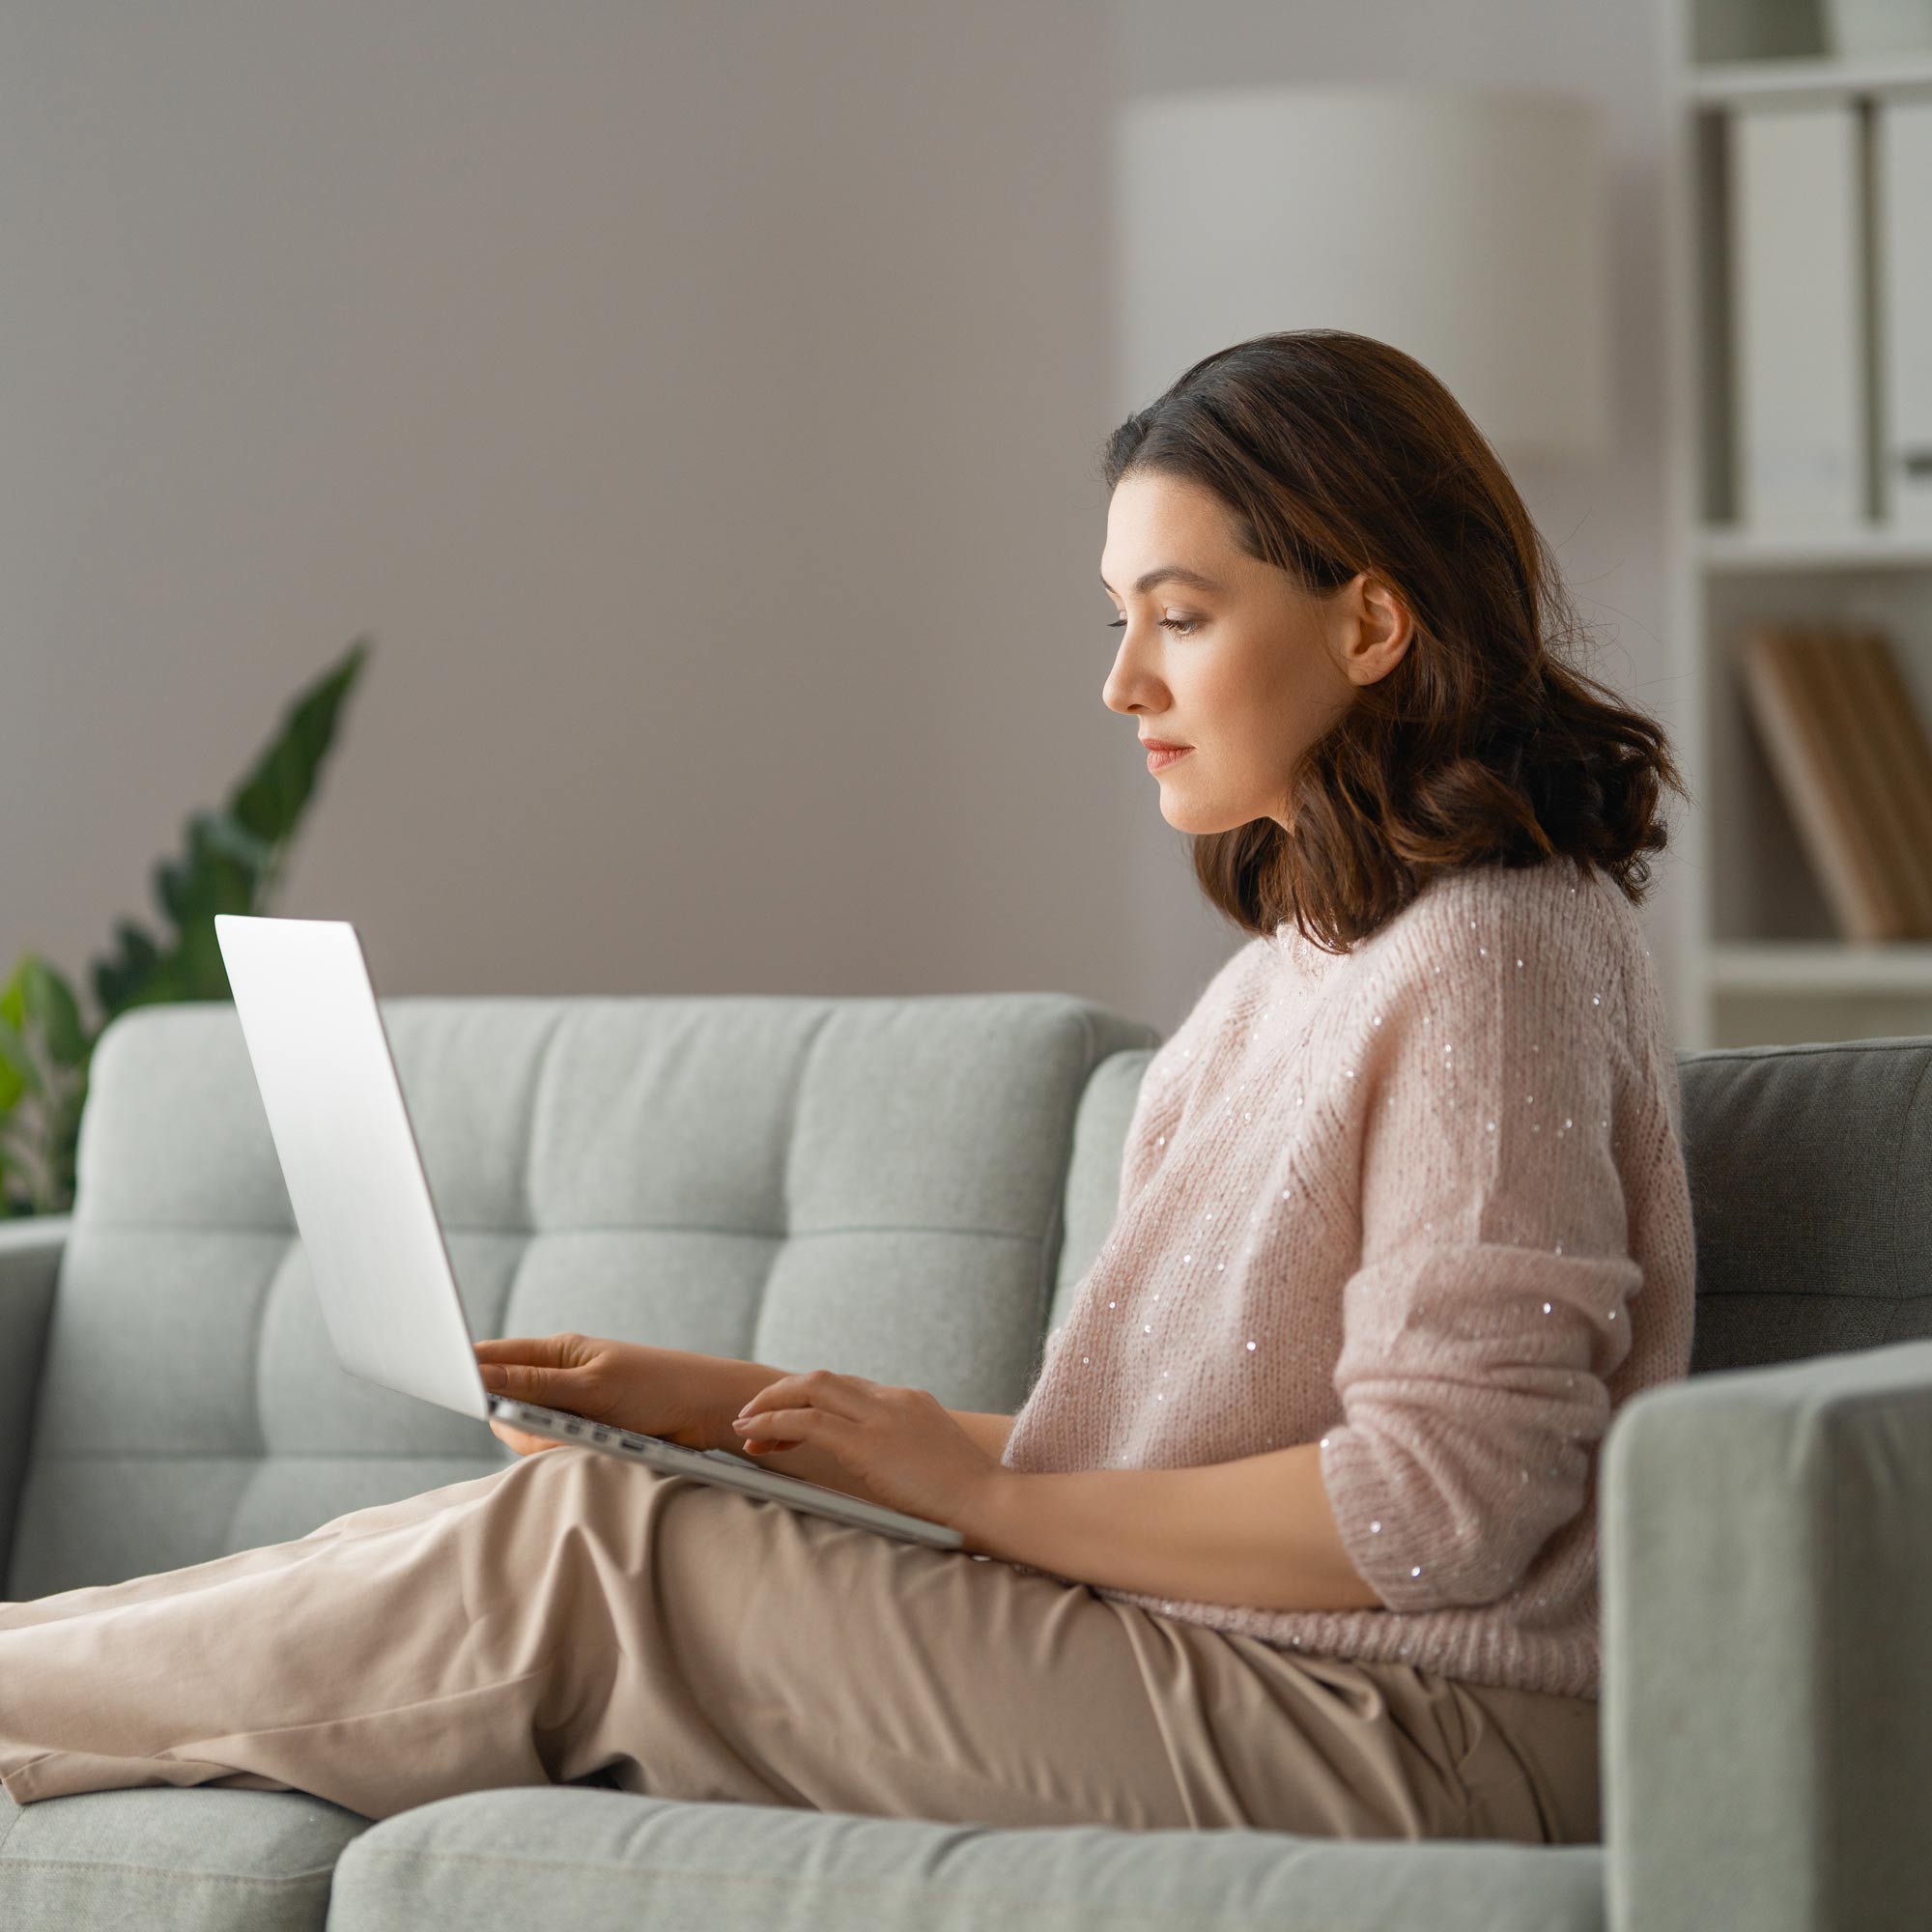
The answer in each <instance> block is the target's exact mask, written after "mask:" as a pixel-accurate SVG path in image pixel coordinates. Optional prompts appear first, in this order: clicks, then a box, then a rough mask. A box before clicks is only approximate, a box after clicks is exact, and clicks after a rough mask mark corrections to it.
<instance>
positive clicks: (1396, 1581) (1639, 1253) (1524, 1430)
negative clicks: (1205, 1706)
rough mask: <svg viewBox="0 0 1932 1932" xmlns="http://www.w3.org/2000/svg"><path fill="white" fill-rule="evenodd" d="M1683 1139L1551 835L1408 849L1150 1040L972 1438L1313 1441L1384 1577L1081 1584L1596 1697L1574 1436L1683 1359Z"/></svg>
mask: <svg viewBox="0 0 1932 1932" xmlns="http://www.w3.org/2000/svg"><path fill="white" fill-rule="evenodd" d="M1681 1135H1682V1118H1681V1101H1680V1096H1679V1092H1678V1084H1677V1063H1676V1058H1675V1053H1674V1049H1673V1047H1672V1044H1671V1041H1670V1038H1669V1037H1668V1030H1667V1026H1666V1022H1665V1015H1664V1011H1663V1007H1662V998H1661V995H1660V992H1659V988H1658V984H1657V979H1656V975H1655V973H1654V971H1653V969H1652V967H1651V965H1650V952H1649V949H1648V948H1647V947H1646V946H1645V945H1644V942H1643V932H1642V927H1641V925H1640V924H1639V923H1638V920H1637V917H1636V914H1635V912H1634V909H1633V908H1632V906H1631V904H1630V902H1629V901H1628V900H1627V899H1626V898H1625V897H1624V896H1623V895H1622V894H1621V892H1619V891H1618V889H1617V888H1616V886H1615V885H1614V884H1612V883H1611V882H1610V881H1609V880H1608V879H1606V878H1605V877H1603V876H1602V875H1599V874H1593V873H1589V872H1586V871H1584V870H1582V869H1581V868H1580V867H1577V866H1575V865H1573V864H1572V862H1571V861H1569V860H1568V859H1561V860H1554V861H1550V862H1548V863H1546V864H1541V865H1537V866H1533V867H1524V868H1520V869H1514V870H1512V869H1506V868H1502V867H1469V868H1464V869H1462V870H1458V871H1453V872H1449V873H1442V874H1437V875H1436V876H1435V877H1434V878H1433V879H1432V880H1431V881H1430V882H1429V883H1428V885H1427V886H1426V887H1425V888H1424V890H1423V892H1422V893H1421V895H1419V896H1418V897H1417V898H1415V899H1414V900H1413V901H1412V902H1411V903H1410V904H1409V905H1407V906H1406V907H1405V908H1404V909H1403V911H1402V912H1401V913H1400V914H1399V915H1398V916H1397V917H1396V918H1395V919H1393V920H1392V921H1390V922H1389V923H1388V924H1386V925H1385V926H1383V927H1382V928H1381V929H1380V930H1379V931H1378V932H1376V933H1375V934H1373V935H1372V936H1371V937H1370V938H1368V939H1367V940H1365V941H1363V942H1362V943H1361V944H1360V945H1358V946H1357V947H1356V948H1355V949H1354V951H1353V952H1350V953H1346V954H1328V953H1324V952H1321V949H1320V948H1318V947H1316V946H1314V945H1313V944H1312V943H1310V942H1309V941H1307V940H1305V939H1303V938H1302V937H1301V935H1300V933H1299V932H1298V931H1297V930H1296V929H1295V928H1294V926H1293V924H1290V925H1286V926H1283V927H1282V928H1280V929H1279V931H1277V932H1276V933H1275V934H1274V935H1273V936H1272V937H1264V938H1257V939H1254V940H1251V941H1250V942H1249V943H1248V944H1247V945H1245V946H1243V947H1242V948H1240V949H1239V951H1237V952H1236V953H1235V954H1234V956H1233V957H1232V958H1230V959H1229V961H1228V962H1227V964H1226V965H1225V966H1223V967H1222V968H1221V969H1220V971H1219V972H1218V973H1216V974H1215V976H1214V977H1213V979H1212V980H1210V981H1209V982H1208V987H1207V989H1206V990H1205V991H1204V992H1203V994H1202V996H1201V998H1200V1000H1199V1001H1198V1002H1197V1003H1196V1005H1195V1008H1194V1009H1193V1011H1192V1012H1190V1013H1189V1014H1188V1015H1187V1017H1186V1018H1185V1019H1184V1020H1183V1021H1182V1022H1181V1024H1180V1025H1179V1028H1178V1029H1177V1030H1176V1031H1175V1034H1174V1036H1173V1037H1172V1038H1171V1039H1169V1040H1167V1041H1166V1042H1165V1043H1164V1044H1163V1045H1162V1046H1161V1048H1160V1050H1159V1051H1158V1052H1157V1053H1155V1054H1154V1056H1153V1058H1152V1059H1151V1061H1150V1062H1149V1064H1148V1066H1147V1068H1146V1071H1145V1074H1144V1077H1143V1079H1142V1083H1141V1088H1140V1093H1139V1097H1138V1099H1137V1101H1136V1103H1135V1108H1134V1114H1133V1119H1132V1122H1131V1124H1130V1125H1129V1127H1128V1129H1127V1138H1126V1144H1125V1148H1124V1151H1123V1153H1122V1164H1121V1192H1120V1205H1119V1208H1118V1209H1117V1211H1116V1214H1115V1219H1114V1225H1113V1229H1112V1232H1111V1233H1110V1234H1109V1235H1108V1236H1107V1239H1106V1241H1105V1243H1104V1244H1103V1245H1102V1247H1101V1249H1100V1252H1099V1254H1098V1255H1097V1257H1096V1258H1095V1260H1094V1265H1093V1267H1092V1268H1091V1270H1090V1271H1089V1272H1088V1274H1087V1276H1086V1278H1085V1280H1084V1281H1083V1282H1082V1283H1081V1284H1080V1287H1079V1289H1078V1290H1077V1291H1076V1293H1075V1296H1074V1300H1073V1303H1072V1305H1071V1307H1070V1309H1069V1311H1068V1313H1067V1316H1066V1319H1065V1321H1063V1322H1062V1323H1061V1325H1060V1326H1059V1327H1058V1328H1056V1329H1055V1330H1054V1331H1053V1332H1052V1333H1051V1334H1050V1336H1049V1337H1048V1341H1047V1349H1046V1358H1045V1363H1044V1366H1043V1367H1042V1369H1041V1371H1040V1375H1039V1378H1038V1380H1037V1382H1036V1383H1035V1384H1034V1387H1033V1388H1032V1390H1031V1391H1030V1392H1029V1394H1028V1396H1027V1399H1026V1402H1025V1404H1024V1405H1023V1406H1022V1407H1021V1409H1020V1411H1019V1413H1018V1415H1017V1417H1016V1418H1015V1419H1014V1423H1013V1428H1012V1433H1011V1435H1010V1436H1009V1439H1008V1442H1007V1446H1006V1451H1005V1455H1004V1457H1003V1459H1002V1460H1003V1461H1004V1462H1005V1463H1006V1464H1007V1465H1008V1466H1009V1467H1010V1468H1014V1469H1022V1470H1049V1469H1093V1468H1180V1467H1187V1466H1191V1465H1194V1464H1199V1463H1218V1462H1227V1461H1232V1460H1234V1459H1236V1458H1239V1457H1246V1456H1258V1455H1263V1454H1264V1453H1266V1452H1267V1451H1268V1450H1270V1449H1281V1448H1287V1447H1290V1446H1291V1445H1293V1444H1294V1443H1299V1442H1315V1441H1319V1442H1320V1443H1321V1475H1322V1480H1323V1482H1324V1484H1325V1485H1326V1488H1327V1492H1328V1496H1329V1499H1330V1502H1331V1504H1332V1506H1333V1509H1334V1512H1335V1518H1336V1522H1337V1525H1338V1527H1339V1529H1340V1532H1341V1536H1342V1540H1343V1542H1344V1544H1345V1545H1346V1546H1347V1548H1348V1549H1349V1553H1350V1556H1351V1558H1352V1559H1353V1561H1354V1563H1355V1565H1356V1567H1357V1568H1358V1569H1359V1570H1360V1572H1361V1574H1362V1575H1363V1577H1366V1578H1367V1579H1368V1581H1369V1582H1370V1583H1371V1584H1372V1585H1373V1586H1374V1588H1375V1589H1376V1591H1377V1592H1378V1595H1379V1596H1380V1597H1381V1599H1382V1602H1383V1604H1384V1605H1387V1607H1386V1608H1375V1609H1358V1610H1294V1611H1287V1610H1268V1609H1256V1608H1252V1607H1244V1606H1239V1605H1225V1604H1204V1603H1195V1602H1191V1601H1183V1600H1180V1599H1177V1598H1165V1597H1155V1596H1150V1595H1145V1594H1142V1593H1138V1592H1134V1591H1129V1590H1120V1589H1114V1588H1111V1587H1103V1588H1100V1589H1099V1590H1098V1594H1100V1595H1101V1596H1106V1597H1114V1598H1118V1599H1120V1600H1122V1601H1123V1602H1125V1603H1130V1604H1139V1605H1144V1606H1145V1607H1147V1608H1150V1609H1153V1610H1159V1611H1163V1612H1166V1613H1167V1614H1169V1615H1172V1616H1175V1617H1179V1618H1184V1619H1187V1620H1189V1621H1191V1622H1195V1623H1202V1624H1208V1625H1210V1626H1212V1627H1213V1628H1215V1629H1217V1630H1224V1631H1231V1632H1239V1633H1244V1634H1250V1635H1254V1636H1258V1637H1261V1638H1263V1639H1264V1640H1265V1641H1267V1642H1269V1643H1271V1644H1276V1645H1280V1646H1283V1647H1285V1648H1289V1649H1293V1650H1299V1651H1306V1652H1312V1653H1316V1654H1320V1655H1325V1656H1331V1657H1342V1658H1355V1659H1361V1660H1364V1661H1399V1662H1408V1663H1410V1664H1412V1665H1414V1666H1415V1667H1416V1668H1418V1669H1422V1670H1430V1671H1435V1672H1439V1673H1441V1674H1442V1675H1444V1676H1448V1677H1452V1678H1458V1679H1462V1680H1463V1681H1466V1682H1470V1683H1476V1684H1492V1685H1505V1686H1513V1687H1516V1688H1519V1689H1522V1690H1549V1691H1556V1692H1560V1693H1564V1694H1567V1695H1573V1696H1587V1697H1595V1696H1597V1695H1598V1694H1599V1682H1600V1679H1599V1661H1600V1652H1599V1631H1598V1598H1597V1470H1598V1463H1599V1458H1600V1454H1601V1449H1602V1443H1603V1437H1604V1435H1605V1430H1606V1428H1607V1426H1608V1423H1609V1419H1610V1416H1611V1415H1612V1413H1613V1412H1614V1411H1615V1410H1616V1408H1617V1406H1619V1405H1620V1404H1621V1403H1623V1402H1625V1401H1627V1400H1628V1399H1629V1398H1630V1397H1631V1396H1632V1395H1634V1393H1635V1392H1636V1391H1637V1390H1638V1389H1642V1388H1647V1387H1649V1386H1651V1385H1652V1384H1653V1383H1657V1382H1664V1381H1670V1380H1673V1379H1676V1378H1680V1377H1682V1376H1684V1375H1685V1374H1687V1373H1688V1371H1689V1368H1690V1333H1691V1320H1692V1312H1693V1309H1692V1275H1693V1249H1692V1237H1691V1224H1690V1185H1689V1181H1688V1178H1687V1176H1686V1173H1685V1167H1684V1156H1683V1148H1682V1138H1681ZM1020 1567H1022V1568H1024V1567H1028V1566H1020ZM1064 1580H1067V1581H1077V1580H1080V1579H1077V1578H1066V1579H1064Z"/></svg>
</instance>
